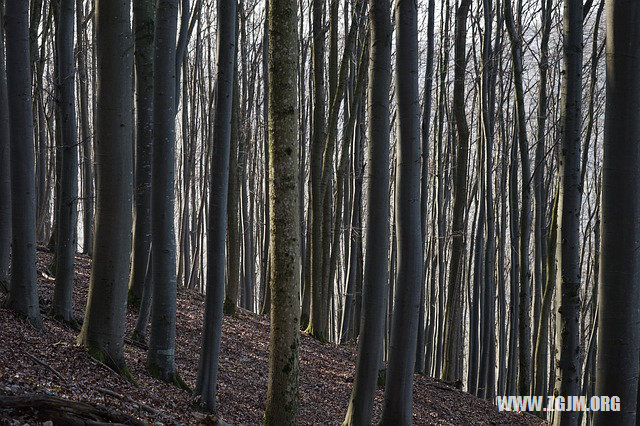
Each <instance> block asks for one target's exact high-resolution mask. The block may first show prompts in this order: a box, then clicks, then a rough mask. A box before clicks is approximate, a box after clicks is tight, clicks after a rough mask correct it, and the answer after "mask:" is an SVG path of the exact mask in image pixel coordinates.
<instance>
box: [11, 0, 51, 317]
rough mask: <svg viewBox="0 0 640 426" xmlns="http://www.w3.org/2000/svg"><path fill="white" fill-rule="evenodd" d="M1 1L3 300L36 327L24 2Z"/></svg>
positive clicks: (30, 121) (30, 118) (26, 8)
mask: <svg viewBox="0 0 640 426" xmlns="http://www.w3.org/2000/svg"><path fill="white" fill-rule="evenodd" d="M5 4H6V8H5V15H4V20H5V31H6V45H7V57H6V66H7V99H8V106H9V139H10V147H11V148H10V149H11V150H10V153H11V154H10V159H11V223H12V239H11V284H10V287H9V297H8V298H7V300H6V302H5V304H6V307H8V308H9V309H11V310H13V311H16V312H18V313H19V314H21V315H23V316H24V317H26V318H27V319H28V320H29V322H31V324H33V325H34V326H36V327H38V328H39V327H41V325H42V319H41V317H40V306H39V305H38V289H37V280H36V206H35V180H34V177H35V175H34V152H33V115H32V109H31V65H30V61H29V4H28V2H25V1H24V0H6V3H5Z"/></svg>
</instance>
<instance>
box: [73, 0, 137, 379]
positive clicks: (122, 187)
mask: <svg viewBox="0 0 640 426" xmlns="http://www.w3.org/2000/svg"><path fill="white" fill-rule="evenodd" d="M130 13H131V2H130V1H129V0H125V1H119V2H113V1H111V0H97V2H96V55H97V105H96V118H95V120H96V121H95V134H96V143H95V151H96V159H97V161H96V177H97V185H96V189H97V191H96V192H97V203H96V228H95V242H94V250H93V254H94V261H93V265H92V269H91V280H90V282H89V296H88V299H87V308H86V311H85V318H84V322H83V324H82V331H81V332H80V335H79V336H78V341H79V342H80V344H82V345H83V346H85V347H87V348H88V349H89V352H90V354H91V355H92V356H94V357H96V358H97V359H99V360H100V361H103V362H105V363H107V364H108V365H110V366H111V367H112V368H114V369H116V370H117V371H120V372H121V373H122V374H125V375H128V374H129V373H128V370H127V369H126V366H125V362H124V333H125V324H124V322H125V310H126V304H127V277H128V275H129V259H130V255H131V192H132V170H133V164H132V163H133V161H132V156H131V147H132V141H131V138H132V117H131V115H132V114H131V109H132V106H133V105H132V100H131V91H132V90H133V82H132V72H131V71H132V67H133V51H132V49H131V46H132V43H133V40H132V34H131V24H130ZM114 87H117V88H118V90H114V89H113V88H114Z"/></svg>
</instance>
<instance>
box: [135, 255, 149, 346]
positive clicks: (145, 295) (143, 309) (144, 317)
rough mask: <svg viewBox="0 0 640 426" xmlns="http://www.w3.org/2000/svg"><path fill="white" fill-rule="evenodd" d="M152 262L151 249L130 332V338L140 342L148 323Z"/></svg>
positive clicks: (145, 338) (142, 340)
mask: <svg viewBox="0 0 640 426" xmlns="http://www.w3.org/2000/svg"><path fill="white" fill-rule="evenodd" d="M152 276H153V263H152V261H151V251H149V258H148V259H147V271H146V274H145V282H144V288H143V290H142V299H141V300H140V308H139V309H138V318H137V319H136V325H135V327H134V329H133V333H132V334H131V338H132V339H133V340H134V341H136V342H140V343H146V341H147V337H146V336H147V325H148V324H149V316H150V315H151V301H152V299H153V285H152Z"/></svg>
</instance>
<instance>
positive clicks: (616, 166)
mask: <svg viewBox="0 0 640 426" xmlns="http://www.w3.org/2000/svg"><path fill="white" fill-rule="evenodd" d="M605 13H606V17H607V35H606V37H607V47H606V49H607V76H606V96H607V102H606V107H605V108H606V109H605V123H604V126H605V130H604V157H603V164H602V216H601V217H602V224H601V246H600V247H601V249H600V253H601V258H600V279H599V280H598V281H599V287H598V301H599V305H600V307H599V312H598V344H597V361H596V366H597V367H596V393H595V395H616V396H618V397H620V411H599V412H597V413H595V415H594V417H593V423H594V424H595V425H605V424H620V425H623V424H624V425H631V424H635V423H636V397H637V390H638V355H639V345H640V334H639V333H640V328H639V327H638V321H639V318H638V303H639V302H640V300H639V294H638V293H639V291H640V287H639V286H638V284H637V283H638V276H639V274H640V270H639V268H640V258H639V256H640V254H639V252H638V239H640V222H639V221H638V217H639V216H640V199H638V197H635V196H631V195H632V194H638V193H639V192H640V170H639V169H638V164H639V163H640V108H638V104H639V102H640V79H638V75H640V60H639V58H640V32H638V28H640V4H638V2H636V1H628V0H610V1H609V2H607V3H606V5H605Z"/></svg>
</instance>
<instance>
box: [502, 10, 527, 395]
mask: <svg viewBox="0 0 640 426" xmlns="http://www.w3.org/2000/svg"><path fill="white" fill-rule="evenodd" d="M504 11H505V23H506V26H507V30H508V33H509V38H510V40H511V56H512V60H513V81H514V86H515V100H516V114H517V116H516V122H517V133H518V147H519V151H520V164H521V166H522V190H521V200H522V201H521V206H520V246H519V257H520V258H519V261H520V265H519V269H520V270H519V272H520V275H519V277H520V289H519V308H518V314H519V318H518V393H519V394H520V395H528V394H529V393H530V390H531V389H530V388H531V284H530V283H529V276H530V271H529V241H530V237H531V235H530V234H531V183H530V182H531V170H530V169H531V165H530V163H529V141H528V138H527V123H526V112H525V99H524V84H523V59H522V56H523V53H522V34H521V29H520V28H519V26H518V27H516V22H515V20H514V17H513V7H512V5H511V0H506V1H505V6H504Z"/></svg>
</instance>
